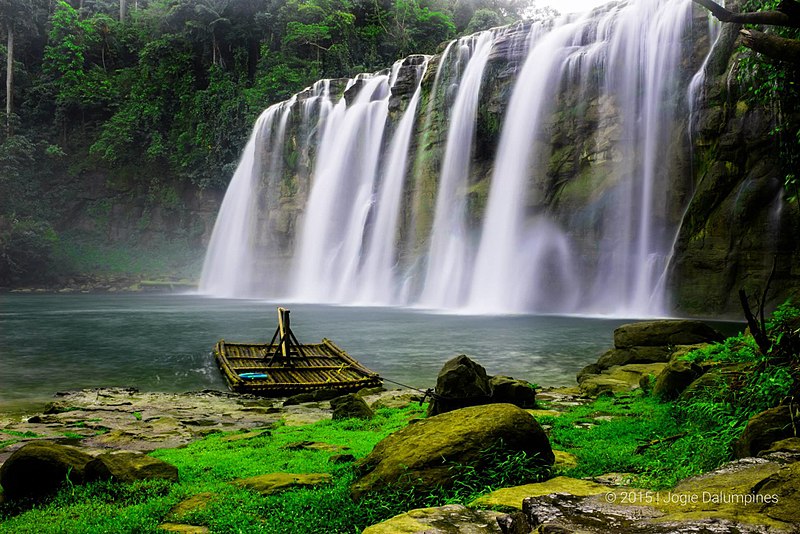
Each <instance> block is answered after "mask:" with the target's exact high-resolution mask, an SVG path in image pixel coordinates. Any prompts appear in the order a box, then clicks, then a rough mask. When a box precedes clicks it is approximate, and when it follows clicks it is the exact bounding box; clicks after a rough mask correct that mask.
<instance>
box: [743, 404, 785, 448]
mask: <svg viewBox="0 0 800 534" xmlns="http://www.w3.org/2000/svg"><path fill="white" fill-rule="evenodd" d="M797 420H800V408H798V407H796V406H795V407H790V406H787V405H782V406H776V407H775V408H770V409H769V410H766V411H763V412H761V413H759V414H756V415H754V416H753V417H751V418H750V420H749V421H748V422H747V426H746V427H745V429H744V432H743V433H742V435H741V437H739V439H738V440H737V441H736V443H735V444H734V452H735V453H736V457H737V458H745V457H748V456H757V455H758V453H760V452H761V451H764V450H767V449H769V448H770V447H771V446H772V444H773V443H775V442H776V441H781V440H783V439H786V438H791V437H796V436H795V434H794V432H795V431H794V428H795V424H796V423H794V421H797Z"/></svg>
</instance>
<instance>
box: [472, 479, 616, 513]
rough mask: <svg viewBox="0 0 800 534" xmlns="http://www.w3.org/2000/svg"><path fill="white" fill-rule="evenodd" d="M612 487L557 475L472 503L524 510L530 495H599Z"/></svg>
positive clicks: (505, 490) (489, 506) (499, 491)
mask: <svg viewBox="0 0 800 534" xmlns="http://www.w3.org/2000/svg"><path fill="white" fill-rule="evenodd" d="M611 490H612V488H610V487H609V486H606V485H603V484H598V483H596V482H591V481H589V480H581V479H577V478H569V477H555V478H551V479H550V480H546V481H545V482H538V483H536V484H525V485H524V486H515V487H513V488H503V489H499V490H497V491H493V492H492V493H488V494H486V495H483V496H481V497H478V498H477V499H475V500H474V501H472V502H471V503H470V506H471V507H476V508H481V507H482V508H493V507H502V508H516V509H517V510H522V501H523V500H525V499H526V498H528V497H541V496H543V495H550V494H552V493H566V494H570V495H575V496H581V497H585V496H587V495H599V494H602V493H608V492H609V491H611Z"/></svg>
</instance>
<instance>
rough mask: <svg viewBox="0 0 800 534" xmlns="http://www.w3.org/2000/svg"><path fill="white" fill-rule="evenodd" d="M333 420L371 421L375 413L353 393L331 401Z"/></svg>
mask: <svg viewBox="0 0 800 534" xmlns="http://www.w3.org/2000/svg"><path fill="white" fill-rule="evenodd" d="M331 408H333V419H334V420H338V419H372V417H373V416H374V415H375V412H373V411H372V408H370V407H369V406H367V403H366V402H365V401H364V399H362V398H361V397H359V396H358V395H356V394H355V393H348V394H347V395H343V396H341V397H337V398H335V399H333V400H332V401H331Z"/></svg>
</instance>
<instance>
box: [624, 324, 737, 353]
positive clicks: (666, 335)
mask: <svg viewBox="0 0 800 534" xmlns="http://www.w3.org/2000/svg"><path fill="white" fill-rule="evenodd" d="M723 339H724V336H723V335H722V334H720V333H719V332H717V331H716V330H714V329H713V328H711V327H710V326H708V325H707V324H705V323H703V322H701V321H690V320H679V319H670V320H663V321H644V322H640V323H632V324H626V325H622V326H620V327H619V328H617V329H616V330H614V346H615V347H616V348H618V349H625V348H630V347H653V346H670V345H694V344H696V343H714V342H718V341H722V340H723Z"/></svg>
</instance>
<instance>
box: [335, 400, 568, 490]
mask: <svg viewBox="0 0 800 534" xmlns="http://www.w3.org/2000/svg"><path fill="white" fill-rule="evenodd" d="M501 443H502V446H503V448H504V450H506V451H508V452H509V453H514V452H520V451H524V452H525V453H527V454H528V456H531V457H537V458H539V459H540V461H541V463H542V465H552V464H553V462H554V460H555V456H554V454H553V451H552V449H551V448H550V442H549V440H548V439H547V436H546V435H545V433H544V430H542V427H541V426H540V425H539V423H537V422H536V420H535V419H534V418H533V417H532V416H531V415H530V414H528V413H527V412H526V411H524V410H522V409H520V408H518V407H516V406H513V405H510V404H489V405H485V406H473V407H469V408H462V409H460V410H455V411H452V412H447V413H445V414H441V415H437V416H434V417H430V418H428V419H423V420H420V421H418V422H416V423H415V424H413V425H409V426H407V427H405V428H403V429H401V430H399V431H397V432H395V433H393V434H391V435H389V436H388V437H386V438H385V439H383V440H382V441H381V442H379V443H378V444H377V445H376V446H375V448H374V449H373V450H372V452H371V453H370V454H369V455H368V456H366V457H365V458H363V459H361V460H359V462H357V470H358V472H359V474H360V478H359V479H358V480H357V481H356V482H355V483H353V485H352V486H351V487H350V490H351V493H352V494H353V496H354V497H355V498H358V497H360V496H361V495H363V494H365V493H368V492H372V491H377V490H380V489H383V488H385V487H387V486H390V485H391V486H393V487H396V486H398V485H399V486H406V487H414V486H417V485H420V486H423V487H432V486H437V485H441V486H445V487H446V486H449V485H452V484H453V482H454V481H455V480H456V479H457V478H458V476H459V474H460V470H461V468H467V467H470V468H476V469H481V468H483V467H484V466H485V465H486V463H487V462H488V461H490V459H489V458H487V457H486V454H485V451H486V450H487V449H488V448H490V447H492V446H500V444H501Z"/></svg>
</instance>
